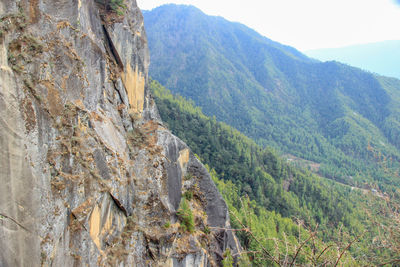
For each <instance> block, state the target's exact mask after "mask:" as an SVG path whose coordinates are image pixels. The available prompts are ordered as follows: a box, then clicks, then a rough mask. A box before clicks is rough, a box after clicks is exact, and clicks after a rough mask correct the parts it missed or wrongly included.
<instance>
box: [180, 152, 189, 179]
mask: <svg viewBox="0 0 400 267" xmlns="http://www.w3.org/2000/svg"><path fill="white" fill-rule="evenodd" d="M188 162H189V149H188V148H185V149H183V150H181V151H179V158H178V163H179V166H180V167H181V170H182V173H185V172H186V166H187V163H188Z"/></svg>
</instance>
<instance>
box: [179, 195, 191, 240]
mask: <svg viewBox="0 0 400 267" xmlns="http://www.w3.org/2000/svg"><path fill="white" fill-rule="evenodd" d="M176 215H178V218H179V220H180V221H181V228H182V230H183V231H185V232H186V231H187V232H189V233H193V232H194V230H195V227H194V217H193V212H192V210H191V209H190V207H189V202H188V200H187V199H185V198H182V199H181V204H180V206H179V210H178V211H177V213H176Z"/></svg>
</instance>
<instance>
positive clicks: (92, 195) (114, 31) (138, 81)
mask: <svg viewBox="0 0 400 267" xmlns="http://www.w3.org/2000/svg"><path fill="white" fill-rule="evenodd" d="M0 6H1V8H0V66H1V68H0V125H1V127H0V150H1V153H0V183H1V186H0V266H2V267H3V266H121V267H122V266H200V265H204V266H222V264H223V261H224V256H223V255H225V254H229V255H231V257H230V258H231V260H234V259H236V258H237V254H238V253H240V246H239V244H238V242H237V238H236V237H235V235H234V234H233V233H232V231H231V230H230V228H231V226H230V223H229V221H230V220H229V214H228V206H227V204H226V202H225V201H224V199H223V198H222V196H221V194H220V193H219V192H218V189H217V187H216V186H215V184H214V183H213V180H212V178H211V175H210V174H209V173H208V172H207V169H206V168H205V166H204V165H203V164H201V162H200V161H199V160H198V159H197V157H196V156H195V155H194V154H193V153H192V151H191V150H190V148H189V147H188V146H187V145H186V144H185V143H184V142H183V141H182V140H180V139H179V138H178V137H176V136H174V135H173V134H172V133H171V132H170V131H169V130H168V129H167V128H166V127H165V126H164V125H163V123H162V121H161V119H160V117H159V114H158V112H157V107H156V106H155V102H154V100H153V98H152V97H151V95H150V92H149V84H148V66H149V50H148V46H147V39H146V34H145V31H144V27H143V17H142V14H141V11H140V10H139V8H138V7H137V5H136V1H135V0H132V1H127V0H126V1H122V0H116V1H111V2H109V1H101V0H96V1H75V0H60V1H36V0H26V1H15V0H2V1H1V2H0ZM185 177H189V178H185ZM189 196H190V197H189Z"/></svg>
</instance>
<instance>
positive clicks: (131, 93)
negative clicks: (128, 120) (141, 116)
mask: <svg viewBox="0 0 400 267" xmlns="http://www.w3.org/2000/svg"><path fill="white" fill-rule="evenodd" d="M121 76H122V82H123V83H124V86H125V88H126V91H127V93H128V99H129V104H130V109H131V110H132V111H134V112H137V113H142V111H143V104H144V83H145V77H144V75H143V73H141V72H139V70H138V67H137V66H136V67H135V70H133V69H132V67H131V64H130V62H128V64H126V66H125V71H124V73H122V75H121Z"/></svg>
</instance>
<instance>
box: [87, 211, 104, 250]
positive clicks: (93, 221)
mask: <svg viewBox="0 0 400 267" xmlns="http://www.w3.org/2000/svg"><path fill="white" fill-rule="evenodd" d="M89 227H90V231H89V233H90V237H91V238H92V240H93V242H94V243H95V244H96V246H97V248H98V249H99V250H101V247H100V238H99V234H100V209H99V207H98V206H97V205H96V206H95V207H94V209H93V211H92V214H91V215H90V219H89Z"/></svg>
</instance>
